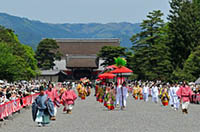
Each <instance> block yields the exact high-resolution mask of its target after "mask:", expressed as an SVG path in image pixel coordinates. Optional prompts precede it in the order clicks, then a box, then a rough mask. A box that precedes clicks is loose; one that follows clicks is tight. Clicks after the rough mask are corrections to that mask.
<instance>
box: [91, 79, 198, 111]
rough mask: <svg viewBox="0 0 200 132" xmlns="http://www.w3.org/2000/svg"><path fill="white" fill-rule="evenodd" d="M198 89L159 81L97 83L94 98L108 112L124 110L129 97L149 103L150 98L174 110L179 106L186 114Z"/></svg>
mask: <svg viewBox="0 0 200 132" xmlns="http://www.w3.org/2000/svg"><path fill="white" fill-rule="evenodd" d="M199 91H200V89H199V87H198V86H196V85H195V84H190V85H187V84H186V82H185V81H184V82H182V83H179V84H177V83H175V84H170V83H163V82H161V81H156V82H153V81H146V82H142V81H132V82H131V81H129V82H128V83H126V82H123V83H122V84H117V83H114V82H108V83H104V82H97V83H96V89H95V96H96V99H97V101H98V102H100V103H103V102H104V106H105V107H107V108H108V109H109V110H113V109H115V108H116V107H120V108H121V109H122V110H123V109H124V108H126V99H127V97H128V96H129V95H132V97H133V98H134V99H135V100H144V101H145V102H147V101H149V97H151V99H152V101H153V102H154V103H160V104H161V105H162V106H168V105H170V106H171V107H172V108H173V109H174V110H178V109H179V107H180V104H181V106H182V112H183V113H185V114H187V113H188V107H189V103H190V101H191V98H192V95H193V93H198V92H199Z"/></svg>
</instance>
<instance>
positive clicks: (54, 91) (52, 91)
mask: <svg viewBox="0 0 200 132" xmlns="http://www.w3.org/2000/svg"><path fill="white" fill-rule="evenodd" d="M46 94H47V95H48V97H49V98H50V99H51V100H52V102H53V103H54V116H52V117H51V120H56V113H57V107H59V103H60V98H59V96H58V91H57V89H56V88H55V87H54V86H53V84H51V83H50V84H49V85H48V89H47V91H46Z"/></svg>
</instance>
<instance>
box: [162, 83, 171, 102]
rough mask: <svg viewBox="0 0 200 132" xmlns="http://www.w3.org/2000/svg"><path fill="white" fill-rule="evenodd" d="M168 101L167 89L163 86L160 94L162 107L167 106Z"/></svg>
mask: <svg viewBox="0 0 200 132" xmlns="http://www.w3.org/2000/svg"><path fill="white" fill-rule="evenodd" d="M169 99H170V97H169V95H168V91H167V87H166V86H165V87H164V89H163V91H162V94H161V102H162V104H163V106H168V103H169Z"/></svg>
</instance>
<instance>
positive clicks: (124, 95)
mask: <svg viewBox="0 0 200 132" xmlns="http://www.w3.org/2000/svg"><path fill="white" fill-rule="evenodd" d="M118 93H119V102H120V107H121V110H123V109H124V108H125V107H126V99H127V97H128V96H127V95H128V89H127V87H126V82H123V84H122V87H121V88H120V90H119V91H118Z"/></svg>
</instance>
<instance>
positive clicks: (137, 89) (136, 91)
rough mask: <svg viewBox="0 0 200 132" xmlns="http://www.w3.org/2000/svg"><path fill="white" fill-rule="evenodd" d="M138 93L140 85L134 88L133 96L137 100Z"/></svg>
mask: <svg viewBox="0 0 200 132" xmlns="http://www.w3.org/2000/svg"><path fill="white" fill-rule="evenodd" d="M138 93H139V86H135V87H134V88H133V97H134V98H135V99H136V100H137V99H138Z"/></svg>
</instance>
